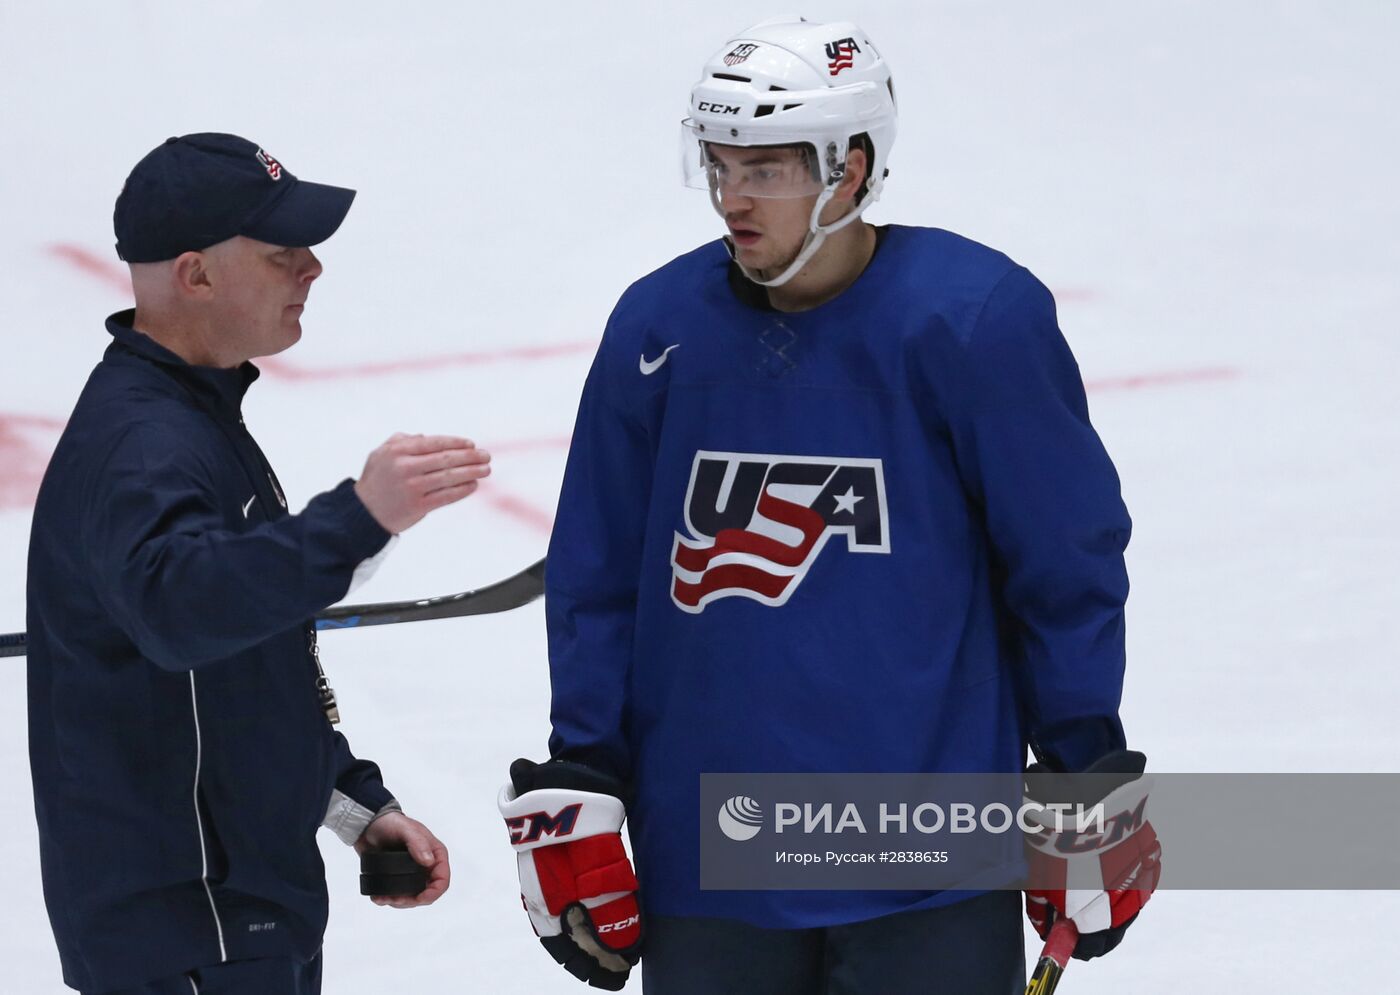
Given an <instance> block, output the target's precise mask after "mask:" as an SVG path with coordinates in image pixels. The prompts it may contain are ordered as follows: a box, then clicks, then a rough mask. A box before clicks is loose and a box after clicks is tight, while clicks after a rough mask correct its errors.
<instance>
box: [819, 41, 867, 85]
mask: <svg viewBox="0 0 1400 995" xmlns="http://www.w3.org/2000/svg"><path fill="white" fill-rule="evenodd" d="M859 51H860V46H859V45H857V44H856V40H855V39H854V38H842V39H841V40H840V41H832V42H827V45H826V57H827V59H828V60H829V61H828V62H827V64H826V68H827V69H828V70H829V71H830V73H831V75H833V76H835V75H837V74H838V73H840V72H841V70H843V69H850V68H851V67H852V66H854V65H855V64H856V53H857V52H859Z"/></svg>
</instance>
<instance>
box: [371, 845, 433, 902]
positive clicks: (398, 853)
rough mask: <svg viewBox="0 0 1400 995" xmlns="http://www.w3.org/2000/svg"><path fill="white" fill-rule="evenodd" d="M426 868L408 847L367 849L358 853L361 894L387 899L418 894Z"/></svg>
mask: <svg viewBox="0 0 1400 995" xmlns="http://www.w3.org/2000/svg"><path fill="white" fill-rule="evenodd" d="M426 887H428V869H427V868H426V867H424V866H423V865H421V864H419V863H418V861H416V860H414V859H413V857H412V856H411V855H410V854H409V852H408V851H407V850H366V851H365V852H364V853H362V854H360V894H361V895H373V896H375V897H382V898H389V897H393V896H404V895H408V896H412V895H417V894H420V893H421V892H422V891H423V889H424V888H426Z"/></svg>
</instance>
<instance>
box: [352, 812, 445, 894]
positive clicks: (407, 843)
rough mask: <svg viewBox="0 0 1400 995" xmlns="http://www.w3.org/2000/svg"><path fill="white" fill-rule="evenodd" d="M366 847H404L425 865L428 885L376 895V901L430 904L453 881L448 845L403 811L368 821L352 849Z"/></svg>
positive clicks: (357, 850) (393, 848)
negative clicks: (411, 892) (410, 891)
mask: <svg viewBox="0 0 1400 995" xmlns="http://www.w3.org/2000/svg"><path fill="white" fill-rule="evenodd" d="M366 850H407V851H408V852H409V854H410V855H411V856H412V857H413V859H414V860H416V861H417V862H418V863H419V864H421V865H422V866H423V867H426V868H427V869H428V886H427V887H426V888H424V889H423V890H422V891H420V892H419V893H418V894H416V895H375V896H373V897H372V898H371V899H370V901H372V902H374V904H375V905H388V906H390V907H391V908H395V909H413V908H417V907H418V906H420V905H432V904H433V903H434V902H436V901H437V900H438V899H439V898H441V897H442V895H443V892H445V891H447V889H448V886H449V885H451V883H452V868H451V866H450V865H449V864H448V862H447V847H445V846H444V845H443V843H442V840H440V839H438V838H437V837H436V836H434V835H433V834H432V831H431V830H429V829H428V827H427V826H425V825H423V823H421V822H419V821H418V820H417V819H410V818H409V817H408V816H406V815H404V814H403V813H402V812H386V813H384V814H383V815H381V816H379V817H378V818H377V819H375V820H374V821H373V822H371V823H370V824H369V828H367V829H366V830H365V831H364V832H363V833H361V834H360V838H359V839H358V840H356V841H355V852H356V853H364V852H365V851H366Z"/></svg>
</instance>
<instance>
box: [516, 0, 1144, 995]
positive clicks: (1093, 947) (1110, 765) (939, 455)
mask: <svg viewBox="0 0 1400 995" xmlns="http://www.w3.org/2000/svg"><path fill="white" fill-rule="evenodd" d="M895 118H896V113H895V91H894V86H893V83H892V81H891V78H890V72H889V69H888V67H887V66H886V63H885V62H884V60H883V59H882V58H881V56H880V54H879V52H878V50H877V49H876V47H875V46H874V45H873V44H872V43H871V41H870V39H869V38H868V37H867V36H866V35H865V34H864V33H863V32H862V31H861V30H860V29H859V28H858V27H856V26H855V25H853V24H849V23H835V24H815V23H808V22H805V21H801V20H792V19H782V20H778V21H773V22H766V23H764V24H761V25H757V26H755V27H753V28H751V29H749V30H747V31H745V32H744V33H743V34H741V35H739V36H738V37H736V38H733V39H731V40H730V41H729V42H727V43H726V44H725V45H724V47H722V48H721V49H719V51H717V52H716V53H715V54H714V56H713V57H712V58H711V59H710V60H709V62H708V63H707V64H706V66H705V69H704V75H703V77H702V78H701V80H700V81H699V83H697V84H696V86H695V87H694V89H693V90H692V92H691V99H690V115H689V117H688V118H687V119H686V120H685V122H684V124H683V143H684V167H685V173H686V177H687V181H688V183H689V184H690V185H692V186H697V187H700V188H702V189H707V190H708V191H709V194H710V197H711V199H712V202H713V205H714V207H715V210H716V211H718V212H719V214H720V216H721V217H722V218H723V220H724V224H725V226H726V228H727V230H728V231H727V236H726V238H725V239H723V240H722V241H717V242H713V243H710V244H708V245H704V246H702V247H700V248H699V249H696V250H695V251H693V252H690V253H688V254H687V255H684V256H681V257H680V258H679V259H676V260H674V261H673V262H671V263H669V264H667V265H666V266H664V267H662V268H661V269H660V270H658V271H656V272H655V273H652V274H651V275H650V276H647V277H645V278H644V279H642V280H640V281H638V282H637V283H635V284H634V285H633V286H632V287H630V288H629V289H628V290H627V292H626V293H625V294H624V295H623V296H622V299H621V300H620V301H619V303H618V305H617V307H616V309H615V311H614V312H613V315H612V317H611V319H610V321H609V323H608V326H607V329H606V332H605V333H604V337H603V342H602V345H601V346H600V348H599V350H598V354H597V357H596V359H595V361H594V363H593V367H592V370H591V372H590V373H589V376H588V380H587V383H586V384H585V386H584V390H583V397H582V401H581V404H580V407H579V413H578V419H577V425H576V428H575V431H574V436H573V443H572V448H571V450H570V454H569V460H568V466H567V470H566V473H565V479H564V484H563V490H562V493H561V496H560V501H559V512H558V518H557V520H556V523H555V529H554V535H553V540H552V542H551V545H550V550H549V569H548V573H547V584H546V586H547V597H548V601H547V619H548V635H549V652H550V668H551V675H552V683H553V707H552V722H553V736H552V737H551V739H550V743H549V747H550V754H551V757H552V759H551V760H550V761H549V762H547V763H543V764H535V763H532V762H530V761H525V760H521V761H517V763H516V764H515V765H513V767H512V769H511V772H510V774H511V778H510V782H511V783H510V784H508V785H507V786H506V787H505V788H504V789H503V790H502V792H501V795H500V798H499V804H500V807H501V811H502V813H503V815H504V816H505V817H506V822H507V826H508V827H509V830H510V836H511V841H512V843H513V845H514V848H515V850H516V851H517V855H518V862H519V867H520V876H521V883H522V892H523V896H524V900H525V905H526V909H527V911H528V912H529V916H530V919H531V921H532V923H533V925H534V928H535V931H536V932H537V934H538V935H539V936H540V939H541V941H542V942H543V944H544V945H545V947H546V948H547V949H548V950H549V952H550V953H551V954H553V955H554V957H555V958H556V959H557V960H559V961H560V963H562V964H563V965H564V967H565V968H567V969H568V970H569V971H570V972H572V973H573V974H575V975H576V976H578V977H580V978H582V979H585V980H587V981H589V982H590V983H591V984H593V985H595V986H598V987H602V988H609V989H616V988H620V987H621V986H622V984H623V983H624V982H625V980H626V978H627V976H628V971H629V969H630V967H631V966H632V965H634V964H635V963H636V962H637V960H638V958H639V957H640V959H641V964H642V971H643V976H644V987H645V990H646V991H647V992H648V993H649V995H720V993H729V995H732V993H748V992H752V993H760V992H761V993H764V995H776V993H792V995H801V993H823V992H825V993H834V992H842V993H855V992H863V993H884V992H900V993H905V992H916V991H933V990H936V991H946V992H956V993H959V995H976V993H982V992H987V993H993V992H995V993H997V995H1005V993H1007V992H1008V991H1012V990H1013V988H1014V987H1015V986H1017V985H1018V984H1023V983H1024V982H1023V977H1024V958H1023V950H1022V940H1021V922H1020V902H1019V895H1018V893H1016V892H1013V891H992V892H986V893H981V894H975V893H968V892H934V893H929V892H917V891H907V892H892V891H768V892H764V891H745V892H735V891H702V890H701V889H700V887H699V872H698V850H699V844H698V840H699V826H700V824H701V820H702V818H704V819H712V818H714V813H702V812H701V811H700V809H699V777H700V775H701V774H702V773H704V772H725V771H773V772H777V771H784V772H866V771H870V772H912V771H927V772H940V771H986V772H1018V771H1020V770H1021V769H1022V768H1023V766H1024V765H1025V762H1026V757H1027V748H1028V747H1029V748H1030V749H1032V750H1033V751H1034V753H1035V754H1036V756H1037V757H1038V758H1039V761H1040V762H1041V763H1042V764H1044V765H1046V766H1047V767H1048V768H1049V769H1052V770H1057V771H1082V770H1086V769H1090V768H1093V769H1095V770H1101V771H1113V772H1117V773H1118V774H1119V775H1120V781H1122V782H1124V783H1130V782H1133V781H1134V779H1135V778H1136V775H1137V774H1140V773H1141V771H1142V757H1141V754H1131V753H1129V752H1128V751H1126V750H1125V745H1126V744H1125V741H1124V736H1123V730H1122V727H1121V725H1120V722H1119V718H1118V702H1119V697H1120V691H1121V686H1122V677H1123V645H1124V644H1123V606H1124V601H1125V599H1126V596H1127V591H1128V584H1127V576H1126V573H1125V569H1124V562H1123V552H1124V548H1125V546H1126V544H1127V542H1128V536H1129V530H1130V522H1129V518H1128V515H1127V512H1126V510H1125V509H1124V506H1123V503H1122V500H1121V498H1120V496H1119V484H1118V479H1117V476H1116V474H1115V471H1114V468H1113V465H1112V463H1111V462H1110V460H1109V458H1108V456H1107V454H1106V453H1105V452H1104V448H1103V446H1102V445H1101V443H1100V441H1099V438H1098V436H1097V435H1096V434H1095V432H1094V430H1093V428H1092V427H1091V425H1090V423H1089V418H1088V413H1087V409H1086V405H1085V398H1084V390H1083V386H1082V383H1081V380H1080V376H1079V372H1078V369H1077V367H1076V365H1075V362H1074V359H1073V357H1072V356H1071V354H1070V351H1069V349H1068V347H1067V346H1066V344H1065V341H1064V339H1063V338H1062V337H1061V335H1060V332H1059V330H1058V327H1057V323H1056V316H1055V306H1054V301H1053V299H1052V298H1051V295H1050V293H1049V292H1048V291H1047V290H1046V288H1045V287H1044V286H1042V285H1041V283H1040V282H1039V281H1038V280H1036V278H1035V277H1033V276H1032V275H1031V274H1030V273H1029V272H1027V271H1026V270H1025V269H1024V268H1022V267H1021V266H1018V265H1017V264H1016V263H1015V262H1013V261H1012V260H1010V259H1008V258H1007V257H1006V256H1005V255H1002V254H1001V253H999V252H996V251H994V250H992V249H989V248H987V247H985V246H982V245H979V244H977V243H975V242H972V241H969V240H967V239H965V238H961V237H959V236H957V235H954V234H951V233H949V232H946V231H940V230H937V229H929V228H912V227H903V226H896V225H890V226H887V227H881V228H876V227H872V226H871V225H869V224H868V223H866V222H865V221H864V220H862V213H863V212H864V211H865V209H866V208H867V207H869V205H870V204H871V203H873V202H874V201H875V199H876V198H877V197H878V196H879V194H880V191H881V188H882V186H883V183H884V181H885V178H886V174H887V171H888V167H889V163H890V150H891V146H892V144H893V142H894V137H895V126H896V120H895ZM624 815H625V817H626V819H627V821H628V825H629V829H630V836H631V841H632V849H633V852H634V854H635V856H636V862H637V863H636V874H635V876H634V874H633V872H632V868H631V865H630V863H629V862H628V860H627V857H626V853H625V851H624V849H623V846H622V842H621V839H620V836H619V830H620V827H621V825H622V822H623V819H624ZM1139 844H1140V845H1141V848H1142V850H1143V852H1144V853H1145V856H1144V857H1143V858H1142V859H1141V860H1137V859H1136V858H1134V864H1135V865H1137V864H1141V865H1143V866H1142V868H1141V870H1142V873H1141V874H1139V875H1138V876H1139V879H1147V878H1150V877H1152V875H1153V873H1155V872H1154V871H1153V869H1152V868H1150V867H1147V866H1146V865H1147V864H1149V863H1151V862H1152V860H1153V855H1152V853H1151V847H1150V840H1135V843H1134V846H1138V845H1139ZM1125 852H1127V851H1119V854H1120V856H1121V855H1122V854H1123V853H1125ZM1070 879H1071V880H1074V881H1079V880H1082V879H1081V878H1079V877H1078V876H1077V869H1076V873H1075V875H1072V876H1071V878H1070ZM1051 880H1054V878H1053V876H1052V878H1051ZM1058 880H1059V881H1060V882H1063V881H1064V880H1065V875H1064V874H1063V873H1061V874H1060V876H1059V878H1058ZM1069 894H1070V895H1071V898H1070V901H1069V902H1068V903H1067V902H1066V897H1065V896H1066V892H1065V891H1064V890H1063V885H1061V890H1059V891H1050V890H1044V891H1038V892H1037V893H1036V894H1034V895H1032V896H1030V898H1031V911H1032V912H1033V913H1034V915H1035V918H1036V924H1037V926H1038V927H1040V928H1042V929H1044V928H1047V927H1048V925H1049V924H1050V923H1051V922H1052V921H1053V920H1054V919H1055V918H1056V916H1058V915H1070V916H1072V917H1074V918H1075V921H1076V923H1077V924H1078V925H1079V927H1080V931H1081V933H1082V934H1083V936H1082V939H1081V940H1080V948H1079V949H1078V951H1077V953H1078V954H1079V955H1080V956H1081V957H1087V956H1092V955H1094V954H1096V953H1101V952H1104V951H1106V950H1107V949H1109V948H1111V947H1112V946H1113V945H1114V944H1115V943H1116V942H1117V941H1118V939H1119V938H1120V937H1121V935H1122V932H1123V930H1124V929H1125V928H1126V925H1127V923H1128V922H1130V921H1131V919H1132V917H1133V915H1134V914H1135V912H1136V910H1137V907H1138V906H1139V905H1140V904H1141V902H1142V901H1143V900H1144V899H1145V897H1146V895H1147V894H1148V891H1146V890H1137V891H1124V890H1114V889H1112V888H1107V889H1105V890H1102V891H1099V890H1092V889H1091V890H1089V891H1083V890H1082V889H1081V890H1076V891H1071V892H1070V893H1069ZM643 920H645V921H643Z"/></svg>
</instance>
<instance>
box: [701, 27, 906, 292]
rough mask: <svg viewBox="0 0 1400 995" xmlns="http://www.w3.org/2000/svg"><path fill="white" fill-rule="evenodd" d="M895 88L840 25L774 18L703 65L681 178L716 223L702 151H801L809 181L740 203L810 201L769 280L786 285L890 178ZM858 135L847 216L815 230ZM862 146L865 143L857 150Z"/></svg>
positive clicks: (784, 182)
mask: <svg viewBox="0 0 1400 995" xmlns="http://www.w3.org/2000/svg"><path fill="white" fill-rule="evenodd" d="M896 116H897V115H896V105H895V96H894V84H893V82H892V80H891V78H890V70H889V66H888V65H887V64H886V63H885V60H884V59H883V58H881V56H880V53H879V51H878V50H877V49H876V48H875V46H874V45H873V44H871V42H870V39H869V37H868V36H867V35H866V34H865V33H864V32H863V31H861V29H860V28H858V27H856V25H854V24H851V23H850V22H848V21H838V22H834V23H830V24H816V23H813V22H810V21H807V20H805V19H803V18H800V17H780V18H774V19H773V20H770V21H764V22H763V23H761V24H756V25H754V26H753V27H751V28H749V29H748V30H746V31H744V32H743V33H741V34H740V35H738V36H736V37H734V38H731V39H730V40H729V41H728V42H726V43H725V45H724V46H723V47H722V48H721V49H720V50H719V51H717V52H716V53H715V54H714V55H713V56H711V57H710V59H709V61H708V62H706V64H705V69H704V75H703V76H702V77H701V79H700V81H699V82H697V83H696V84H695V86H694V87H692V88H691V91H690V115H689V117H687V118H686V119H685V120H684V121H683V122H682V125H681V140H682V159H681V162H682V170H683V173H684V177H685V182H686V185H687V186H693V187H698V188H700V189H708V190H709V191H710V199H711V202H712V203H713V204H714V207H715V210H716V211H718V212H719V213H720V215H721V216H722V215H723V214H724V208H723V205H722V202H721V201H722V195H723V184H722V180H723V181H724V182H726V183H727V182H732V181H733V180H734V179H735V178H732V177H721V175H720V173H719V170H718V168H717V163H716V161H715V159H714V158H713V157H712V156H711V155H710V154H709V151H708V146H709V145H711V144H713V145H731V146H740V147H745V148H751V147H754V146H774V145H786V146H790V145H798V146H805V147H807V149H808V156H807V165H808V166H809V168H810V174H809V175H805V176H802V177H788V178H786V179H783V178H778V180H777V181H776V182H772V183H769V184H768V185H767V186H765V184H764V183H763V182H759V181H758V180H757V179H754V180H752V181H750V182H748V183H747V184H745V185H743V186H742V187H741V188H740V189H738V190H736V191H735V192H736V193H740V194H742V195H744V196H758V197H762V196H769V197H772V196H779V197H783V196H786V197H800V196H811V195H812V194H816V195H817V202H816V204H815V205H814V207H813V210H812V215H811V221H810V224H809V228H808V234H807V240H806V242H805V243H804V244H803V247H802V250H801V251H800V252H799V253H798V255H797V258H796V259H794V260H793V262H792V263H791V265H789V266H788V268H787V269H786V270H785V271H784V272H783V273H782V274H780V275H779V276H778V277H776V278H775V279H772V280H760V279H758V278H757V277H756V276H755V274H752V273H750V274H747V275H748V276H749V277H750V278H751V279H754V280H755V282H757V283H762V284H764V285H765V286H778V285H780V284H782V283H786V282H787V281H788V280H789V279H791V278H792V276H793V275H794V274H795V273H796V272H797V271H798V270H800V269H801V268H802V267H803V266H804V265H805V264H806V263H807V261H808V260H809V259H811V257H812V256H813V255H814V254H815V253H816V251H817V249H818V248H820V246H821V244H822V241H823V240H824V239H825V238H826V236H827V235H829V234H830V233H831V232H834V231H836V230H838V229H840V228H843V227H845V226H846V225H848V224H850V223H851V222H852V221H854V220H855V219H856V218H858V217H859V216H860V215H861V213H862V212H863V211H864V210H865V208H866V207H868V206H869V205H870V204H872V203H874V202H875V200H876V199H877V198H878V197H879V196H880V191H881V189H882V187H883V186H884V181H885V176H886V175H887V174H888V172H889V165H888V164H889V155H890V148H891V147H892V146H893V145H894V137H895V130H896ZM860 135H864V136H866V138H867V139H868V141H869V145H868V146H865V150H866V153H867V157H868V159H867V162H868V175H867V177H866V181H865V186H864V188H863V189H862V190H861V192H860V193H859V194H858V195H857V198H856V200H857V202H856V206H855V209H854V210H852V211H850V212H849V213H847V214H846V215H844V216H843V217H841V218H839V219H838V220H837V221H835V222H833V223H831V224H829V225H822V224H821V223H820V220H819V219H820V216H821V212H822V209H823V208H824V207H825V206H826V204H827V202H828V201H829V200H830V199H831V197H832V195H833V194H834V193H835V190H836V187H837V186H838V185H839V184H840V182H841V179H842V178H843V177H844V176H845V173H846V155H847V153H848V151H849V150H850V149H851V147H852V142H853V140H854V139H855V138H856V136H860ZM862 144H864V143H862Z"/></svg>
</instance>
